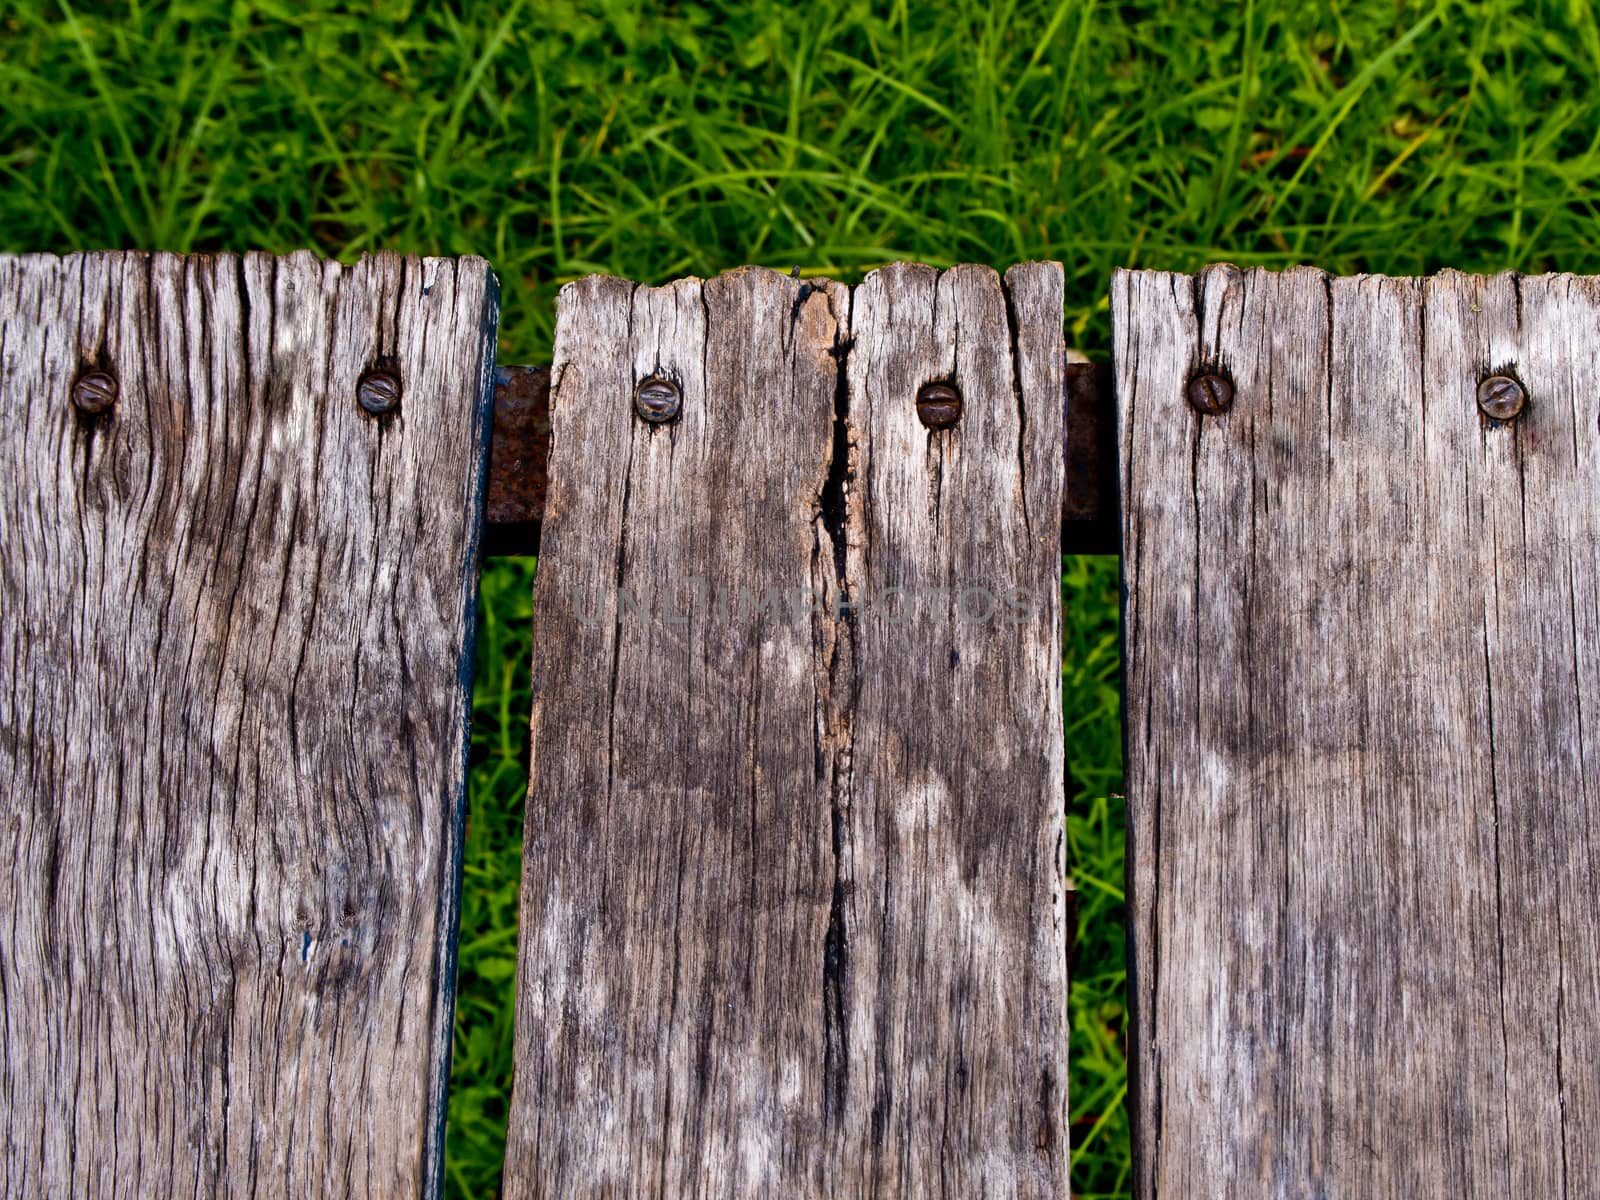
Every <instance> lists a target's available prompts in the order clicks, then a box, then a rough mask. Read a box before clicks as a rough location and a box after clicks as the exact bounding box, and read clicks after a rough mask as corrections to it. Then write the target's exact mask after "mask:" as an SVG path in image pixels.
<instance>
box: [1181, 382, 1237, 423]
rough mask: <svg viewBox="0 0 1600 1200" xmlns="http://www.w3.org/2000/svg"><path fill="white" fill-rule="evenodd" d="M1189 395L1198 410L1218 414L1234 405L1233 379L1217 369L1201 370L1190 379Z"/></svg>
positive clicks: (1190, 400)
mask: <svg viewBox="0 0 1600 1200" xmlns="http://www.w3.org/2000/svg"><path fill="white" fill-rule="evenodd" d="M1188 397H1189V405H1190V407H1191V408H1193V409H1194V410H1195V411H1196V412H1200V413H1204V414H1205V415H1206V416H1208V417H1215V416H1218V415H1219V414H1221V413H1225V412H1227V411H1228V410H1229V409H1230V408H1232V407H1233V380H1231V379H1229V378H1228V377H1227V376H1226V375H1219V374H1217V372H1215V371H1201V372H1200V373H1199V374H1198V375H1196V376H1195V377H1194V378H1193V379H1191V380H1189V387H1188Z"/></svg>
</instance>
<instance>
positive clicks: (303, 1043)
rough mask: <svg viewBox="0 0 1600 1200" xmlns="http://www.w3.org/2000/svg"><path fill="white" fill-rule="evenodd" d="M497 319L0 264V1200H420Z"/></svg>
mask: <svg viewBox="0 0 1600 1200" xmlns="http://www.w3.org/2000/svg"><path fill="white" fill-rule="evenodd" d="M496 294H497V292H496V285H495V283H494V279H493V276H492V275H491V274H490V272H489V270H488V268H487V266H486V265H485V264H484V263H483V262H482V261H480V260H474V259H464V260H460V261H451V260H439V259H429V260H422V261H419V260H416V259H404V260H402V259H400V258H398V257H394V256H379V257H377V258H374V259H367V260H364V261H363V262H362V263H361V264H360V265H358V266H354V267H341V266H339V265H338V264H334V263H324V262H321V261H318V260H317V259H315V258H313V257H312V256H310V255H309V254H297V255H293V256H291V257H288V258H282V259H274V258H271V257H268V256H265V255H260V254H251V255H246V256H244V257H243V258H236V257H232V256H218V257H209V256H207V257H193V258H180V257H176V256H173V255H166V254H157V255H143V254H87V255H74V256H71V257H68V258H63V259H56V258H54V257H49V256H37V257H27V258H0V548H3V553H0V662H3V663H4V675H3V683H0V814H3V822H0V839H3V840H0V856H3V857H4V859H5V861H6V863H7V868H6V870H5V871H4V872H0V1005H3V1011H4V1029H3V1031H0V1112H3V1114H4V1130H3V1133H0V1194H4V1195H6V1196H18V1197H22V1196H27V1197H34V1196H46V1195H48V1196H68V1195H70V1196H113V1195H115V1196H129V1197H152V1196H162V1197H166V1196H174V1197H175V1196H197V1195H206V1196H247V1195H248V1196H374V1197H377V1196H382V1197H395V1196H415V1195H418V1194H422V1193H424V1192H431V1191H432V1190H433V1189H434V1187H435V1183H436V1180H437V1177H438V1171H439V1155H440V1150H441V1146H440V1136H441V1132H442V1121H443V1093H444V1084H445V1071H446V1065H447V1063H448V1048H449V1042H448V1039H449V1036H450V1012H451V987H452V980H453V974H454V950H453V941H452V936H453V930H454V924H455V918H456V911H455V906H456V893H455V886H454V885H455V879H456V875H457V871H458V867H457V861H458V853H459V850H458V841H459V829H458V822H459V818H460V812H461V804H462V801H463V786H464V782H465V765H466V764H465V751H466V744H467V720H468V705H467V697H466V693H465V686H464V685H465V682H466V676H465V673H464V666H465V664H466V661H467V658H468V655H469V651H470V637H469V633H470V629H471V625H470V622H471V619H472V607H471V606H472V603H473V599H474V595H475V588H476V584H475V579H476V562H475V555H476V545H475V537H476V530H477V528H478V513H479V510H480V506H481V499H480V496H479V494H478V492H479V488H480V485H481V466H482V458H483V447H484V442H485V438H486V434H487V429H486V420H487V413H488V409H487V400H488V395H489V386H490V378H489V371H490V368H491V366H492V356H493V344H494V338H493V331H494V328H495V320H496V311H497V309H496V305H497V301H496ZM377 363H384V364H387V365H389V366H390V367H392V368H393V369H395V370H396V371H397V372H398V374H399V377H400V379H401V383H402V387H403V399H402V402H401V406H400V410H399V412H398V413H397V414H392V415H389V416H386V417H383V418H374V417H372V416H370V415H368V414H367V413H365V412H363V411H362V410H361V409H360V408H358V406H357V404H356V400H355V392H356V386H357V381H358V378H359V377H360V376H361V374H362V372H363V371H364V370H366V369H367V368H369V367H371V366H373V365H374V364H377ZM84 367H99V368H101V369H103V370H106V371H109V372H110V373H111V374H113V375H114V376H115V377H116V378H117V380H118V381H119V385H120V401H119V403H118V405H117V407H116V409H115V411H114V412H112V413H109V414H105V415H103V416H100V417H98V418H95V419H92V420H90V419H85V418H83V417H81V416H79V415H78V413H77V412H75V410H74V407H73V405H72V403H71V402H70V400H69V394H70V392H71V390H72V385H73V381H74V378H75V376H76V375H77V374H78V372H79V371H80V369H82V368H84Z"/></svg>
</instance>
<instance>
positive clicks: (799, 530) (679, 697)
mask: <svg viewBox="0 0 1600 1200" xmlns="http://www.w3.org/2000/svg"><path fill="white" fill-rule="evenodd" d="M1061 286H1062V284H1061V273H1060V269H1059V268H1058V267H1056V266H1053V265H1031V266H1025V267H1018V268H1015V269H1013V270H1012V271H1011V272H1009V273H1008V275H1007V279H1006V282H1005V285H1004V286H1002V281H1001V279H1000V278H999V276H997V275H995V274H994V273H993V272H992V271H989V270H988V269H986V268H972V267H961V268H956V269H954V270H951V271H948V272H945V273H943V274H940V273H938V272H936V271H934V270H932V269H930V268H923V267H906V266H899V267H892V268H886V269H885V270H883V271H880V272H876V273H874V274H873V275H871V276H869V277H868V279H867V280H866V282H864V283H863V284H862V285H861V286H860V287H858V288H856V289H855V291H854V293H853V295H852V293H851V291H850V290H849V289H846V288H845V287H843V286H840V285H837V284H831V283H816V282H801V281H799V280H794V279H790V278H789V277H787V276H782V275H777V274H774V273H772V272H768V271H759V270H744V271H739V272H735V273H733V274H730V275H725V276H721V277H719V278H717V279H713V280H710V281H707V282H704V283H702V282H701V281H699V280H684V281H680V282H678V283H675V284H673V285H671V286H669V287H665V288H661V289H650V288H638V287H635V286H634V285H632V284H630V283H627V282H625V281H622V280H618V279H606V278H592V279H587V280H583V281H581V282H579V283H576V284H573V285H571V286H569V287H568V288H567V289H566V290H564V292H563V294H562V298H561V303H560V310H559V320H558V324H557V337H556V355H555V365H554V368H553V369H554V373H555V380H556V383H555V392H554V400H553V412H552V421H553V427H554V442H553V447H554V448H553V455H552V463H551V478H550V492H549V498H548V502H547V508H546V513H545V529H544V534H543V537H544V542H543V551H544V552H543V557H542V558H541V560H540V571H539V579H538V584H537V605H536V610H535V613H536V615H535V636H534V694H535V701H534V711H533V734H532V736H533V768H532V780H531V787H530V793H529V803H528V814H527V823H526V832H525V853H524V884H523V894H522V945H521V964H520V970H519V981H518V1015H517V1027H516V1037H517V1054H516V1057H517V1067H516V1086H515V1093H514V1098H513V1104H512V1113H511V1120H510V1136H509V1145H508V1149H507V1159H506V1185H507V1194H508V1195H509V1196H511V1197H515V1198H517V1200H528V1198H531V1197H552V1198H553V1197H562V1198H570V1197H600V1196H618V1195H629V1196H656V1197H673V1198H687V1197H710V1196H716V1197H724V1196H726V1197H750V1196H784V1197H837V1198H848V1197H865V1196H878V1197H889V1196H904V1197H913V1196H934V1195H948V1196H977V1195H996V1196H1026V1197H1057V1198H1064V1197H1065V1196H1066V1194H1067V1164H1068V1158H1069V1148H1068V1142H1067V1129H1066V1120H1065V1118H1066V1112H1067V1108H1066V1050H1067V1016H1066V990H1065V971H1066V964H1065V952H1066V943H1067V930H1066V928H1065V888H1064V880H1063V871H1062V855H1063V846H1062V824H1063V780H1062V771H1063V768H1062V739H1061V715H1060V695H1059V690H1060V684H1059V636H1058V609H1059V593H1058V587H1059V569H1060V568H1059V557H1058V546H1059V536H1060V510H1061V486H1062V480H1061V471H1062V456H1061V407H1062V406H1061V394H1062V386H1063V381H1062V361H1063V352H1062V351H1063V347H1062V317H1061V312H1062V309H1061V305H1062V297H1061ZM1008 308H1009V312H1008ZM654 374H662V375H665V376H667V377H668V378H671V379H673V380H675V381H677V382H678V383H679V384H680V385H681V387H682V390H683V397H684V399H683V412H682V416H681V418H680V419H679V420H678V421H677V422H676V423H674V424H670V425H664V426H648V425H646V424H644V423H643V422H641V421H639V420H638V419H637V418H636V417H635V416H634V415H633V412H632V403H631V396H632V393H633V390H634V387H635V384H636V383H637V382H638V381H639V380H641V379H644V378H646V377H648V376H651V375H654ZM940 379H953V380H954V381H955V382H956V383H957V384H958V386H959V387H960V388H961V390H962V391H963V393H964V399H965V405H966V408H965V416H964V418H963V419H962V421H961V423H960V424H959V425H958V426H956V427H955V429H953V430H950V431H944V432H930V431H929V430H927V429H925V428H923V426H922V425H921V424H920V423H919V421H918V418H917V415H916V413H915V410H914V404H913V401H914V397H915V395H916V393H917V389H918V388H919V387H920V386H921V385H923V384H924V383H927V382H930V381H932V380H940ZM892 589H900V590H899V591H898V592H896V591H893V590H892ZM934 589H946V590H945V591H943V592H938V591H935V590H934ZM952 589H953V590H952ZM961 589H969V590H968V591H965V592H963V591H962V590H961ZM803 592H809V593H812V594H813V595H814V596H815V597H816V598H817V603H816V604H815V605H804V604H798V605H797V603H796V601H797V598H798V597H799V595H800V593H803ZM991 597H994V598H997V602H996V603H994V604H991V602H990V599H989V598H991ZM619 600H620V602H619Z"/></svg>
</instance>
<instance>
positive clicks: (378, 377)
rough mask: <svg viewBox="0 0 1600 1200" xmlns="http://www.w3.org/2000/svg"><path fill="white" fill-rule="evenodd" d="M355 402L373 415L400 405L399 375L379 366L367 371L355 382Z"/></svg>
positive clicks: (382, 413) (378, 415)
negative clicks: (359, 380) (358, 381)
mask: <svg viewBox="0 0 1600 1200" xmlns="http://www.w3.org/2000/svg"><path fill="white" fill-rule="evenodd" d="M356 403H357V404H359V405H361V407H362V408H364V409H366V410H367V412H369V413H371V414H372V415H373V416H375V417H381V416H383V415H384V414H385V413H392V412H393V411H394V410H395V409H397V408H399V407H400V376H398V375H396V374H395V373H394V372H393V371H390V370H386V369H385V368H383V367H379V368H378V369H377V370H374V371H368V372H367V373H366V374H365V375H363V376H362V377H361V382H360V383H358V384H356Z"/></svg>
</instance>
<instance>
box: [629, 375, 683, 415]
mask: <svg viewBox="0 0 1600 1200" xmlns="http://www.w3.org/2000/svg"><path fill="white" fill-rule="evenodd" d="M682 407H683V393H682V392H680V391H679V390H678V385H677V384H675V383H673V382H672V380H670V379H663V378H661V376H659V375H652V376H650V378H649V379H646V380H643V381H641V382H640V384H639V386H638V387H636V388H634V389H633V411H634V412H636V413H638V414H639V418H640V419H641V420H644V421H649V422H650V424H652V425H665V424H666V423H667V422H668V421H670V420H672V418H674V417H676V416H677V415H678V410H679V409H680V408H682Z"/></svg>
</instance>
